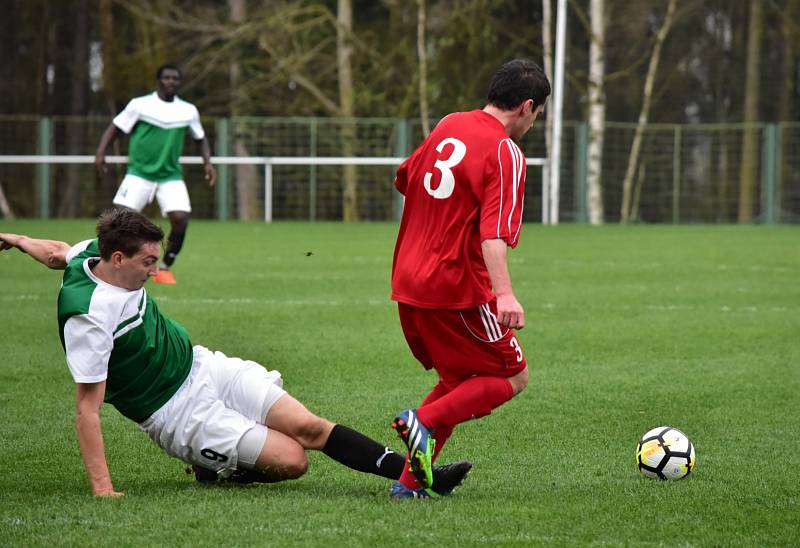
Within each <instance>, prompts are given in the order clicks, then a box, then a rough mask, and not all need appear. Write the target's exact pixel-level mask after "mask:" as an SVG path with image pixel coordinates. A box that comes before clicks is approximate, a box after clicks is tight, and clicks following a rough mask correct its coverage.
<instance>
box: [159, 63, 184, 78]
mask: <svg viewBox="0 0 800 548" xmlns="http://www.w3.org/2000/svg"><path fill="white" fill-rule="evenodd" d="M165 70H174V71H177V72H178V76H179V77H181V78H182V77H183V73H182V72H181V69H179V68H178V66H177V65H175V64H173V63H164V64H163V65H161V66H160V67H158V69H156V80H161V73H162V72H164V71H165Z"/></svg>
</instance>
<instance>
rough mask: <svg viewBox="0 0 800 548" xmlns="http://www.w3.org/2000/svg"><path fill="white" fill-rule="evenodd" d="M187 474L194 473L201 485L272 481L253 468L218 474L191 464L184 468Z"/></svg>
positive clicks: (246, 483) (247, 483)
mask: <svg viewBox="0 0 800 548" xmlns="http://www.w3.org/2000/svg"><path fill="white" fill-rule="evenodd" d="M186 473H187V474H192V473H194V478H195V479H196V480H197V481H198V482H199V483H202V484H203V485H213V484H215V483H238V484H239V485H249V484H251V483H273V482H274V480H271V479H269V478H268V477H267V476H265V475H263V474H260V473H259V472H256V471H255V470H234V471H233V472H231V473H230V474H229V475H220V474H217V472H214V471H213V470H209V469H208V468H203V467H202V466H197V465H196V464H193V465H192V467H191V469H189V468H187V469H186Z"/></svg>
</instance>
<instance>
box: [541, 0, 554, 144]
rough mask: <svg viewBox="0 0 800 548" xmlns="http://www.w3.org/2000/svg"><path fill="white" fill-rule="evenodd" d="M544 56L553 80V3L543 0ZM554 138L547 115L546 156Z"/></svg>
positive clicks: (548, 75)
mask: <svg viewBox="0 0 800 548" xmlns="http://www.w3.org/2000/svg"><path fill="white" fill-rule="evenodd" d="M542 57H543V61H544V63H543V64H544V73H545V75H546V76H547V79H548V80H549V81H550V82H552V81H553V3H552V2H551V1H550V0H542ZM552 140H553V117H552V116H547V117H546V118H545V122H544V146H545V156H546V157H548V158H549V157H550V147H551V146H552V142H551V141H552Z"/></svg>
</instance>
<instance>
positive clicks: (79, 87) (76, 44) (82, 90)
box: [58, 0, 89, 217]
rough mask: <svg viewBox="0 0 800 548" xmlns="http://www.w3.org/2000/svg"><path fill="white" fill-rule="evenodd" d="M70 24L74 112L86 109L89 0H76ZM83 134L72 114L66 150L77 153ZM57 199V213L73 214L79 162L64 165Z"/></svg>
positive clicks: (80, 123)
mask: <svg viewBox="0 0 800 548" xmlns="http://www.w3.org/2000/svg"><path fill="white" fill-rule="evenodd" d="M72 15H73V16H74V20H73V21H74V23H73V24H74V26H72V25H70V26H69V27H68V28H69V29H70V34H71V35H72V59H71V62H70V67H69V74H70V103H69V113H70V114H71V115H73V116H78V115H81V114H83V113H85V112H86V110H87V105H88V93H89V2H88V0H79V1H78V2H76V3H75V6H74V11H73V14H72ZM85 134H86V124H85V123H84V122H83V120H79V119H75V118H72V119H70V120H69V122H68V126H67V150H68V151H69V153H70V154H80V152H81V148H82V146H83V143H84V135H85ZM66 181H67V182H66V185H65V188H64V192H63V194H62V195H61V202H60V203H59V206H58V216H59V217H76V216H77V215H78V213H79V211H80V207H81V197H82V194H83V192H82V190H83V188H82V187H83V181H84V179H83V178H82V177H81V169H80V166H77V165H70V166H68V167H67V177H66Z"/></svg>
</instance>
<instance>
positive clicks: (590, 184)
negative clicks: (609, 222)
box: [586, 0, 606, 225]
mask: <svg viewBox="0 0 800 548" xmlns="http://www.w3.org/2000/svg"><path fill="white" fill-rule="evenodd" d="M590 20H591V34H590V39H591V41H590V44H589V147H588V149H589V150H588V156H589V159H588V163H587V169H586V179H587V188H586V194H587V195H586V201H587V204H588V207H589V222H590V223H591V224H593V225H599V224H602V223H603V186H602V177H603V141H604V137H605V126H606V93H605V85H604V80H603V79H604V78H605V64H606V51H605V50H606V43H605V42H606V40H605V38H606V21H605V0H591V4H590Z"/></svg>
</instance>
